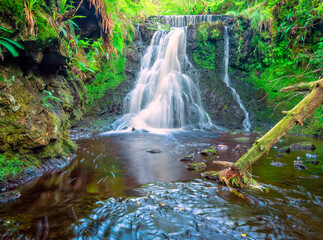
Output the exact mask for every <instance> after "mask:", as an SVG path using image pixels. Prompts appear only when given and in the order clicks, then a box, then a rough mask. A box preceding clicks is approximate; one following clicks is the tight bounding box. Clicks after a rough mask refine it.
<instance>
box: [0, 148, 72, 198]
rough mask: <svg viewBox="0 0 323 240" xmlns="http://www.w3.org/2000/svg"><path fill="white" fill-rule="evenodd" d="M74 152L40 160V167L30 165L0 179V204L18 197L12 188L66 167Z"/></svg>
mask: <svg viewBox="0 0 323 240" xmlns="http://www.w3.org/2000/svg"><path fill="white" fill-rule="evenodd" d="M75 157H76V155H75V154H73V155H71V156H69V157H61V158H55V159H51V160H48V161H42V163H41V166H40V167H35V166H31V167H28V168H26V169H25V170H24V171H23V172H22V173H21V174H19V175H18V176H16V177H15V178H10V179H8V180H4V181H0V204H3V203H7V202H10V201H14V200H16V199H18V198H19V197H20V192H19V191H17V190H13V189H15V188H17V187H20V186H22V185H24V184H26V183H29V182H32V181H35V180H36V179H38V178H40V177H41V176H43V175H45V174H54V173H56V172H58V171H60V170H61V169H63V168H64V167H66V166H67V165H68V164H69V163H70V162H71V161H72V160H73V159H74V158H75Z"/></svg>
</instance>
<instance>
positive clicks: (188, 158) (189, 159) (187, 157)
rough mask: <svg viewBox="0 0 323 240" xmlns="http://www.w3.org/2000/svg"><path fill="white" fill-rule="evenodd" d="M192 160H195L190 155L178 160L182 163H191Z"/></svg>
mask: <svg viewBox="0 0 323 240" xmlns="http://www.w3.org/2000/svg"><path fill="white" fill-rule="evenodd" d="M194 160H195V158H194V156H193V155H192V154H191V155H188V156H185V157H183V158H181V159H180V161H182V162H193V161H194Z"/></svg>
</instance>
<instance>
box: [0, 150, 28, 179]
mask: <svg viewBox="0 0 323 240" xmlns="http://www.w3.org/2000/svg"><path fill="white" fill-rule="evenodd" d="M22 166H23V164H22V162H21V161H20V160H19V159H18V158H17V157H14V158H12V159H9V158H6V157H5V156H3V155H1V154H0V181H3V180H5V179H7V178H8V177H15V176H17V174H19V173H21V172H22V169H21V167H22Z"/></svg>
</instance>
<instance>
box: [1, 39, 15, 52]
mask: <svg viewBox="0 0 323 240" xmlns="http://www.w3.org/2000/svg"><path fill="white" fill-rule="evenodd" d="M0 45H3V46H4V47H5V48H6V49H7V50H8V51H9V52H10V53H11V55H12V56H14V57H18V56H19V53H18V52H17V50H16V49H15V47H14V46H12V45H11V44H10V43H8V42H7V41H5V40H3V39H2V38H0Z"/></svg>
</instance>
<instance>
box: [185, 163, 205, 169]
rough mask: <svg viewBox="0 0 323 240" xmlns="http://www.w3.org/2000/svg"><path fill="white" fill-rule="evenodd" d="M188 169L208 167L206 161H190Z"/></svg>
mask: <svg viewBox="0 0 323 240" xmlns="http://www.w3.org/2000/svg"><path fill="white" fill-rule="evenodd" d="M186 168H187V169H188V170H200V169H204V168H206V164H205V162H198V163H189V164H187V165H186Z"/></svg>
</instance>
